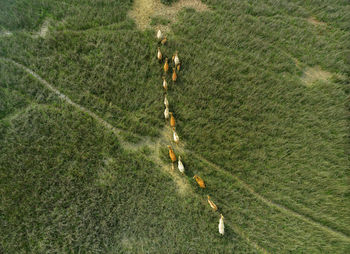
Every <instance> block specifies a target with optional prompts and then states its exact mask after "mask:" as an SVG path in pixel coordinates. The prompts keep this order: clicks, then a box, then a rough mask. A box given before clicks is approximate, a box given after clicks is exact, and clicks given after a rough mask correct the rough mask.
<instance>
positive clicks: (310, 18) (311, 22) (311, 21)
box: [307, 17, 327, 26]
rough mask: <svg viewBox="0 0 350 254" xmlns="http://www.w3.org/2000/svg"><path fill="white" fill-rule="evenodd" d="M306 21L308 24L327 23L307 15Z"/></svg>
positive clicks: (322, 24) (320, 24)
mask: <svg viewBox="0 0 350 254" xmlns="http://www.w3.org/2000/svg"><path fill="white" fill-rule="evenodd" d="M307 21H308V22H309V23H310V24H313V25H314V26H326V25H327V24H326V23H324V22H322V21H319V20H317V19H316V18H315V17H309V18H308V19H307Z"/></svg>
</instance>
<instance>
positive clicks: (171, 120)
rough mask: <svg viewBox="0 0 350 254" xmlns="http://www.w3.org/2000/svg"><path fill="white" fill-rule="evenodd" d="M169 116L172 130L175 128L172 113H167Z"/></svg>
mask: <svg viewBox="0 0 350 254" xmlns="http://www.w3.org/2000/svg"><path fill="white" fill-rule="evenodd" d="M169 114H170V126H171V127H172V128H173V127H175V117H174V116H173V113H172V112H169Z"/></svg>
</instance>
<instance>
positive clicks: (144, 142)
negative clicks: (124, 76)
mask: <svg viewBox="0 0 350 254" xmlns="http://www.w3.org/2000/svg"><path fill="white" fill-rule="evenodd" d="M0 59H2V60H4V61H7V62H10V63H12V64H14V65H16V66H17V67H19V68H21V69H23V70H25V71H26V72H27V73H29V74H30V75H32V76H33V77H34V78H36V79H37V80H38V81H40V82H41V83H42V84H43V85H45V86H46V87H47V88H48V89H49V90H50V91H52V92H53V93H55V94H56V95H57V96H58V97H59V98H61V99H62V100H64V101H65V102H67V103H68V104H70V105H71V106H73V107H75V108H77V109H79V110H80V111H82V112H84V113H86V114H88V115H89V116H91V117H92V118H93V119H95V120H96V121H98V122H99V123H100V124H101V125H103V126H104V127H105V128H107V129H109V130H111V131H112V132H113V133H114V134H115V135H118V137H121V136H122V135H121V134H122V133H125V131H124V130H121V129H118V128H115V127H114V126H112V125H111V124H109V123H108V122H106V121H105V120H104V119H103V118H101V117H99V116H98V115H96V114H95V113H93V112H91V111H90V110H88V109H87V108H85V107H83V106H81V105H79V104H77V103H75V102H73V101H72V100H71V99H70V98H69V97H68V96H66V95H64V94H63V93H61V92H60V91H59V90H57V89H56V88H55V87H54V86H52V85H51V84H50V83H48V82H47V81H46V80H44V79H43V78H41V77H40V76H39V75H38V74H36V73H35V72H34V71H32V70H30V69H29V68H27V67H26V66H24V65H22V64H20V63H17V62H15V61H14V60H12V59H8V58H0ZM169 133H171V130H170V128H169V127H165V128H164V129H163V131H162V133H161V137H160V138H158V139H157V140H152V139H151V138H150V137H141V136H138V135H136V136H138V137H139V138H140V140H141V141H140V142H138V143H136V144H133V143H130V142H127V141H125V140H121V145H122V146H123V147H124V148H125V149H128V150H133V151H138V150H140V149H141V148H143V147H148V148H149V149H151V150H152V154H151V156H150V157H151V158H152V159H153V161H154V162H155V163H156V164H158V165H160V166H161V167H162V168H163V169H164V170H165V171H166V172H168V173H169V174H170V175H172V176H173V177H174V181H175V182H176V183H177V184H178V186H179V187H180V188H179V191H180V193H186V192H187V191H189V190H190V188H189V183H188V182H187V181H186V179H185V178H182V177H180V176H179V175H178V174H177V172H176V170H173V169H171V168H169V166H168V165H166V164H165V163H164V162H163V161H162V160H161V159H160V156H159V155H160V149H161V147H162V146H165V145H167V144H171V134H169ZM169 137H170V138H169ZM175 147H176V146H175ZM176 150H178V151H180V152H182V153H184V152H187V153H190V154H192V155H193V156H194V157H196V158H197V159H199V160H200V161H203V162H204V163H206V164H207V165H209V166H210V167H212V168H214V169H216V170H218V171H220V172H223V173H225V174H226V175H229V176H231V177H232V178H233V179H235V180H236V181H237V182H238V183H239V184H240V185H241V186H242V187H243V188H244V189H246V190H248V191H249V192H250V193H251V194H252V195H253V196H255V197H256V198H257V199H258V200H260V201H262V202H264V203H265V204H266V205H268V206H270V207H274V208H277V209H278V210H280V211H281V212H283V213H285V214H288V215H292V216H294V217H296V218H298V219H300V220H303V221H305V222H307V223H309V224H311V225H313V226H315V227H317V228H320V229H322V230H323V231H326V232H327V233H329V234H331V235H333V236H336V237H339V238H342V239H344V240H346V241H350V237H348V236H347V235H345V234H344V233H342V232H339V231H337V230H334V229H332V228H330V227H328V226H325V225H323V224H321V223H319V222H317V221H314V220H313V219H311V218H308V217H306V216H305V215H303V214H300V213H298V212H296V211H293V210H291V209H289V208H286V207H284V206H282V205H280V204H277V203H275V202H273V201H271V200H269V199H267V198H265V197H263V196H262V195H260V194H259V193H257V192H255V191H254V189H253V188H252V187H251V186H250V185H248V184H247V183H245V182H244V181H243V180H241V179H240V178H239V177H237V176H235V175H233V174H232V173H229V172H227V171H226V170H224V169H223V168H221V167H219V166H218V165H216V164H214V163H212V162H210V161H208V160H207V159H205V158H203V157H202V156H200V155H197V154H196V153H194V152H191V151H189V150H186V149H185V148H184V146H183V145H182V146H178V147H177V148H176ZM175 172H176V173H175ZM232 227H233V226H232ZM235 228H236V229H235ZM233 229H235V231H236V232H237V233H238V234H239V235H240V236H241V237H243V238H244V239H246V240H247V241H248V242H250V243H252V245H253V246H256V249H258V250H259V251H262V252H263V253H267V251H266V250H264V249H263V248H262V247H259V245H257V244H256V243H254V242H252V241H251V240H250V239H249V238H248V237H247V236H246V235H245V234H244V233H243V231H242V230H240V229H239V228H238V227H237V226H234V227H233Z"/></svg>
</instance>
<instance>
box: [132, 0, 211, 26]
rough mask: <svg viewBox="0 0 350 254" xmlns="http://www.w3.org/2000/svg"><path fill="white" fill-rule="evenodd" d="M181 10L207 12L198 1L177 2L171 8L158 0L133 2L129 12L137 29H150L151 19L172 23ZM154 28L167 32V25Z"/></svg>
mask: <svg viewBox="0 0 350 254" xmlns="http://www.w3.org/2000/svg"><path fill="white" fill-rule="evenodd" d="M182 8H193V9H195V10H196V11H207V10H209V9H208V7H207V6H206V5H205V4H204V3H202V2H201V1H200V0H179V1H177V2H176V3H174V4H173V5H171V6H167V5H164V4H162V3H161V2H160V0H135V1H134V5H133V8H132V10H131V11H130V12H129V15H130V17H131V18H133V19H134V20H135V22H136V24H137V26H138V28H139V29H141V30H144V29H146V28H151V26H150V22H151V19H152V17H155V16H157V17H162V18H166V19H168V20H170V23H169V24H171V23H172V22H175V21H176V16H177V13H178V12H179V11H180V10H181V9H182ZM154 28H156V29H161V30H163V31H165V32H167V31H169V25H157V26H155V27H154Z"/></svg>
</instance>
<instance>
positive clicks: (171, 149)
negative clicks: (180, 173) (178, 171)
mask: <svg viewBox="0 0 350 254" xmlns="http://www.w3.org/2000/svg"><path fill="white" fill-rule="evenodd" d="M168 149H169V157H170V159H171V162H172V163H174V162H175V161H176V155H175V153H174V150H173V148H172V147H171V146H168Z"/></svg>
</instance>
